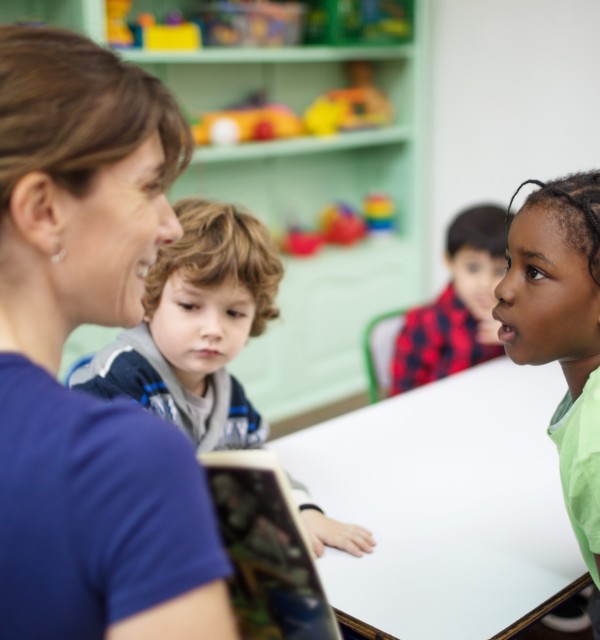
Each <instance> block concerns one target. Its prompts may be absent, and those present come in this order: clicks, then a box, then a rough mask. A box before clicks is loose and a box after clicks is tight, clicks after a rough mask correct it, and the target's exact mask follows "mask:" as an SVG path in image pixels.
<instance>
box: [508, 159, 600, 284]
mask: <svg viewBox="0 0 600 640" xmlns="http://www.w3.org/2000/svg"><path fill="white" fill-rule="evenodd" d="M528 184H533V185H536V186H538V187H539V189H537V190H536V191H533V192H532V193H530V194H529V195H528V196H527V198H526V199H525V202H524V203H523V206H522V207H521V210H523V209H525V208H526V207H530V206H534V205H539V204H541V205H544V206H545V207H547V208H548V209H549V211H550V213H551V215H552V217H553V219H554V220H555V221H556V222H557V223H558V225H559V226H560V228H561V229H562V230H563V231H564V233H565V238H566V240H567V242H568V243H569V245H570V246H572V247H573V248H574V249H575V250H576V251H578V252H579V253H581V254H583V255H585V256H587V259H588V269H589V272H590V275H591V276H592V279H593V280H594V282H595V283H596V284H597V285H598V286H600V255H599V250H600V171H597V170H595V171H587V172H581V173H573V174H570V175H568V176H565V177H563V178H557V179H556V180H552V181H550V182H542V181H541V180H533V179H531V180H525V182H523V183H521V184H520V185H519V188H518V189H517V190H516V191H515V193H514V195H513V197H512V198H511V199H510V203H509V205H508V212H509V214H510V209H511V206H512V204H513V202H514V200H515V198H516V196H517V194H518V193H519V191H520V190H521V189H522V188H523V187H524V186H526V185H528ZM509 217H510V216H509Z"/></svg>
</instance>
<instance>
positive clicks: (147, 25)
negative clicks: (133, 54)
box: [108, 0, 202, 50]
mask: <svg viewBox="0 0 600 640" xmlns="http://www.w3.org/2000/svg"><path fill="white" fill-rule="evenodd" d="M108 1H110V0H108ZM130 29H131V32H132V34H133V40H134V46H136V47H141V48H142V49H149V50H173V49H186V50H189V49H199V48H201V47H202V36H201V34H200V27H199V26H198V25H197V24H196V23H194V22H186V21H185V20H184V18H183V14H182V13H181V12H180V11H169V12H168V13H167V14H166V15H165V18H164V21H163V23H162V24H157V21H156V18H155V17H154V15H153V14H152V13H148V12H146V13H141V14H139V15H138V17H137V19H136V21H135V23H133V24H131V25H130Z"/></svg>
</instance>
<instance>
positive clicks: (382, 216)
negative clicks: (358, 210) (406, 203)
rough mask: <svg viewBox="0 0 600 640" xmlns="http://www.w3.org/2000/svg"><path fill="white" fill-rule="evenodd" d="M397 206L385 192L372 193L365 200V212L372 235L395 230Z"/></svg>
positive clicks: (389, 232)
mask: <svg viewBox="0 0 600 640" xmlns="http://www.w3.org/2000/svg"><path fill="white" fill-rule="evenodd" d="M395 210H396V207H395V206H394V202H393V200H392V199H391V198H390V196H388V195H387V194H385V193H370V194H369V195H367V196H366V197H365V199H364V201H363V213H364V217H365V220H366V223H367V228H368V230H369V234H370V235H389V234H391V233H392V232H393V231H394V217H395Z"/></svg>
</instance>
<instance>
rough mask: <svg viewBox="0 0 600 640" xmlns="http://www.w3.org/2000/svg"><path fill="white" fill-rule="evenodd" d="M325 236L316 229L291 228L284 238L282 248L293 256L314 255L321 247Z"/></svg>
mask: <svg viewBox="0 0 600 640" xmlns="http://www.w3.org/2000/svg"><path fill="white" fill-rule="evenodd" d="M322 244H323V238H322V236H321V234H320V233H317V232H315V231H302V230H301V229H290V231H288V233H287V235H286V236H285V238H284V239H283V243H282V246H281V248H282V250H283V251H285V252H286V253H289V254H291V255H293V256H302V257H307V256H312V255H313V254H315V253H316V252H317V251H319V249H320V248H321V245H322Z"/></svg>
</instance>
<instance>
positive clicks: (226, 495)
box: [199, 449, 341, 640]
mask: <svg viewBox="0 0 600 640" xmlns="http://www.w3.org/2000/svg"><path fill="white" fill-rule="evenodd" d="M199 458H200V460H201V462H202V464H203V465H204V467H205V469H206V472H207V474H208V482H209V486H210V489H211V491H212V495H213V500H214V504H215V508H216V511H217V516H218V520H219V526H220V529H221V536H222V538H223V541H224V543H225V546H226V547H227V551H228V552H229V557H230V559H231V561H232V563H233V565H234V567H235V573H234V576H233V577H232V579H231V581H230V589H231V596H232V602H233V606H234V609H235V613H236V617H237V620H238V624H239V629H240V633H241V635H242V638H243V640H280V639H281V640H317V639H318V640H340V639H341V635H340V632H339V629H338V625H337V622H336V619H335V615H334V613H333V610H332V608H331V607H330V605H329V604H328V602H327V599H326V597H325V593H324V591H323V587H322V585H321V581H320V580H319V576H318V574H317V571H316V568H315V565H314V562H313V556H312V552H311V550H310V545H309V543H308V537H307V535H306V533H305V531H304V528H303V525H302V522H301V520H300V518H299V512H298V507H297V506H296V505H295V504H294V502H293V499H292V497H291V494H290V489H289V481H288V478H287V475H286V474H285V472H284V471H283V469H282V468H281V466H280V464H279V462H278V459H277V456H276V454H275V453H273V452H271V451H265V450H261V449H253V450H241V451H214V452H211V453H204V454H201V455H200V456H199Z"/></svg>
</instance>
